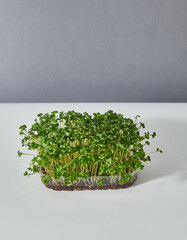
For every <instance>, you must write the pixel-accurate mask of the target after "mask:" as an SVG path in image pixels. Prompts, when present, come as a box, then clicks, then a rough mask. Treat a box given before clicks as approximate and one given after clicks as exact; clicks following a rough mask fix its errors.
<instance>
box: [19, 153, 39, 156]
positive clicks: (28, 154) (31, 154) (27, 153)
mask: <svg viewBox="0 0 187 240" xmlns="http://www.w3.org/2000/svg"><path fill="white" fill-rule="evenodd" d="M22 155H31V156H37V155H35V154H31V153H22Z"/></svg>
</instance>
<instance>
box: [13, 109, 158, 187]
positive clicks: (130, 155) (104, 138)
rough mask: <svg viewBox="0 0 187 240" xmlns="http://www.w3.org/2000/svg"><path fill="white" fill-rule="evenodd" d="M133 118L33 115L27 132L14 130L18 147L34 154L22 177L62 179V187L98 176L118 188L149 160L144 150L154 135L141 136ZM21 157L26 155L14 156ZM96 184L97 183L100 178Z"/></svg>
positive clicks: (109, 113)
mask: <svg viewBox="0 0 187 240" xmlns="http://www.w3.org/2000/svg"><path fill="white" fill-rule="evenodd" d="M139 117H140V116H136V117H135V120H134V121H133V120H132V119H130V118H125V117H124V116H123V115H122V114H117V113H115V112H113V111H112V110H109V111H107V112H106V113H104V114H101V113H99V112H98V113H94V114H93V116H91V115H89V114H88V113H87V112H84V113H78V112H75V111H68V112H66V113H65V112H58V111H53V112H51V113H45V114H44V113H39V114H38V115H37V118H36V119H35V121H34V124H33V125H32V126H31V127H30V128H29V129H28V128H27V126H26V125H22V126H20V128H19V129H20V132H19V134H20V135H21V136H22V140H21V143H22V147H27V148H28V150H33V151H35V154H28V155H33V158H32V160H31V162H30V166H29V167H28V168H27V171H25V173H24V176H30V175H33V174H35V173H40V174H41V175H42V180H43V182H45V183H47V182H48V181H49V180H51V179H60V178H63V179H64V180H65V184H69V183H71V182H74V181H76V180H78V179H79V178H84V179H87V178H88V177H98V176H119V177H120V179H121V180H120V183H124V182H125V181H127V180H129V179H132V175H131V173H133V172H134V171H135V170H137V169H140V170H143V168H144V162H146V161H150V160H151V157H150V155H149V154H146V153H145V151H144V146H145V145H150V142H149V139H150V138H155V136H156V133H155V132H153V133H149V132H145V133H143V134H141V129H144V128H145V124H144V123H142V122H139V123H138V122H137V119H138V118H139ZM154 152H160V153H162V150H160V149H159V148H157V149H156V150H155V151H154ZM151 153H152V152H151ZM22 155H27V153H23V152H21V151H18V156H19V157H21V156H22ZM98 184H99V185H102V184H103V182H102V180H101V179H100V180H98Z"/></svg>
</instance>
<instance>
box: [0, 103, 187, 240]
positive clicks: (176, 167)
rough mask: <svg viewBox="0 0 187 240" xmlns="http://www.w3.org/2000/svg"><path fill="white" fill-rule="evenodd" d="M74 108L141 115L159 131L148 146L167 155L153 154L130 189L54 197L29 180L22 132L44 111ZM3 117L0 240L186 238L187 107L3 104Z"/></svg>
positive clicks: (150, 127) (0, 110)
mask: <svg viewBox="0 0 187 240" xmlns="http://www.w3.org/2000/svg"><path fill="white" fill-rule="evenodd" d="M73 109H74V110H76V111H80V112H84V111H88V112H89V113H93V112H105V111H107V110H109V109H113V110H114V111H116V112H119V113H122V114H124V115H125V116H127V117H134V116H135V115H138V114H139V115H141V118H140V120H141V121H142V122H145V125H146V129H145V130H147V131H155V132H157V137H156V138H155V139H153V140H152V145H151V147H150V148H151V149H152V148H155V147H157V146H158V147H160V148H161V149H163V151H164V154H159V153H156V154H153V155H152V161H151V162H148V163H147V164H146V167H145V169H144V171H141V172H140V174H139V176H138V180H137V182H136V183H135V184H134V185H133V186H132V187H130V188H128V189H124V190H106V191H77V192H63V191H61V192H55V191H53V190H50V189H47V188H46V187H45V186H44V185H43V184H42V183H41V182H40V178H39V176H37V175H36V176H31V177H30V178H27V177H24V176H23V172H24V171H25V169H26V167H27V165H28V162H29V158H28V156H25V157H22V158H21V159H20V158H18V157H17V150H18V149H21V143H20V139H21V138H20V137H19V135H18V132H19V130H18V128H19V126H20V125H22V124H26V125H30V124H32V123H33V121H34V118H35V116H36V114H37V113H39V112H49V111H52V110H60V111H68V110H73ZM0 114H1V118H0V133H1V138H0V148H1V165H0V177H1V179H0V180H1V181H0V239H2V240H7V239H8V240H9V239H11V240H12V239H19V240H22V239H27V240H31V239H33V240H34V239H36V240H37V239H40V240H41V239H45V240H48V239H50V240H51V239H63V240H70V239H76V240H79V239H80V240H88V239H90V240H92V239H93V240H95V239H108V240H112V239H117V240H124V239H127V240H137V239H140V240H161V239H163V240H168V239H169V240H176V239H177V240H186V239H187V228H186V226H187V171H186V170H187V168H186V167H187V104H185V103H183V104H171V103H169V104H162V103H161V104H151V103H149V104H142V103H139V104H137V103H134V104H129V103H128V104H125V103H102V104H98V103H97V104H94V103H87V104H85V103H84V104H83V103H76V104H72V103H68V104H0Z"/></svg>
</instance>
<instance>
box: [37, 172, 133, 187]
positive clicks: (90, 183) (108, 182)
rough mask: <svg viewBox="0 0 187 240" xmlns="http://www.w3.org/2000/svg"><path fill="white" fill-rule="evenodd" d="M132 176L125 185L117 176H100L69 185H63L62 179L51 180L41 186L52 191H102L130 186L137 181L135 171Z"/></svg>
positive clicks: (81, 179)
mask: <svg viewBox="0 0 187 240" xmlns="http://www.w3.org/2000/svg"><path fill="white" fill-rule="evenodd" d="M131 175H132V176H133V179H132V180H127V181H126V182H125V183H120V182H119V180H120V177H118V176H100V177H89V178H87V179H83V178H79V179H78V180H77V181H74V182H72V183H70V184H65V183H64V179H63V178H61V179H60V180H55V179H52V180H50V181H48V183H44V182H43V181H42V182H43V184H44V185H45V186H46V187H48V188H51V189H53V190H57V191H60V190H67V191H68V190H69V191H73V190H97V189H100V190H102V189H103V190H104V189H120V188H127V187H129V186H131V185H132V184H133V183H134V182H135V181H136V179H137V171H135V172H133V173H132V174H131ZM98 180H102V181H103V184H102V185H98Z"/></svg>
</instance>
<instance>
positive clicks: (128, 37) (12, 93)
mask: <svg viewBox="0 0 187 240" xmlns="http://www.w3.org/2000/svg"><path fill="white" fill-rule="evenodd" d="M186 91H187V0H0V102H76V101H78V102H112V101H114V102H139V101H141V102H155V101H156V102H181V101H187V94H186Z"/></svg>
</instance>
